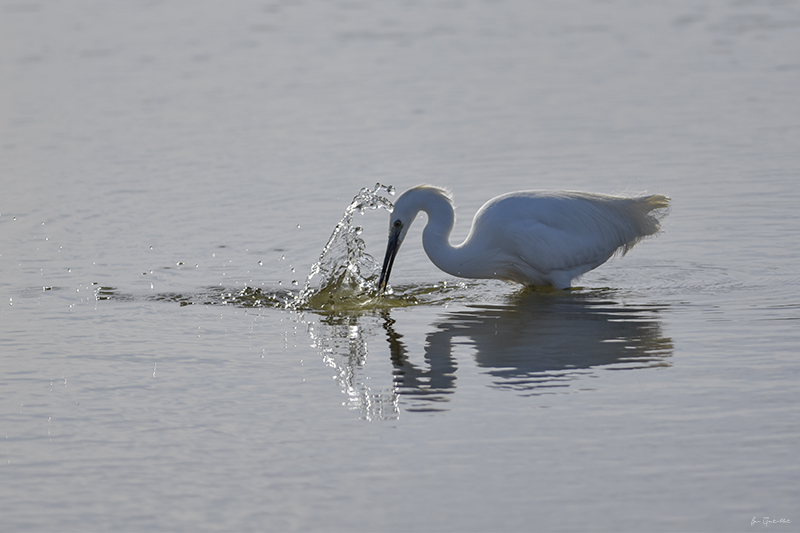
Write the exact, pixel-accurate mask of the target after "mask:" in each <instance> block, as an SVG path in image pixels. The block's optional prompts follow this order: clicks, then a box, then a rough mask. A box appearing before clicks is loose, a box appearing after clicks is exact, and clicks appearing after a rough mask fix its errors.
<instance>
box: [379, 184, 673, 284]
mask: <svg viewBox="0 0 800 533" xmlns="http://www.w3.org/2000/svg"><path fill="white" fill-rule="evenodd" d="M668 207H669V198H667V197H666V196H662V195H660V194H656V195H649V196H635V197H623V196H609V195H605V194H595V193H587V192H572V191H518V192H511V193H508V194H503V195H500V196H498V197H496V198H493V199H491V200H489V201H488V202H486V203H485V204H484V205H483V207H481V208H480V209H479V210H478V212H477V213H476V214H475V218H474V219H473V220H472V228H471V229H470V232H469V235H468V236H467V238H466V240H465V241H464V242H463V243H461V244H459V245H457V246H452V245H451V244H450V232H451V231H452V229H453V225H454V224H455V210H454V208H453V201H452V199H451V197H450V194H449V193H448V192H447V191H445V190H444V189H440V188H438V187H434V186H431V185H420V186H418V187H414V188H412V189H409V190H407V191H406V192H404V193H403V194H401V195H400V197H398V198H397V201H396V202H395V204H394V209H393V210H392V214H391V217H390V219H389V243H388V245H387V247H386V256H385V258H384V261H383V268H382V270H381V275H380V278H379V280H378V290H379V291H380V292H381V293H383V292H385V290H386V286H387V284H388V282H389V275H390V274H391V272H392V265H393V264H394V259H395V257H396V255H397V251H398V250H399V249H400V245H401V244H402V243H403V239H404V238H405V236H406V234H407V233H408V228H409V227H410V226H411V223H412V222H413V221H414V219H415V218H416V217H417V215H418V214H419V212H420V211H422V212H424V213H426V214H427V216H428V223H427V224H426V226H425V229H424V230H423V232H422V246H423V248H424V249H425V253H426V254H428V257H429V258H430V260H431V261H432V262H433V264H434V265H436V266H437V267H438V268H439V269H441V270H443V271H445V272H447V273H448V274H451V275H453V276H458V277H462V278H476V279H501V280H506V281H512V282H517V283H521V284H523V285H528V286H536V285H551V286H553V287H555V288H557V289H567V288H569V287H570V286H571V284H572V281H573V280H574V279H575V278H577V277H579V276H581V275H582V274H585V273H586V272H588V271H590V270H592V269H594V268H597V267H598V266H600V265H602V264H603V263H605V262H606V261H608V259H609V258H611V256H613V255H614V254H616V253H620V254H621V255H624V254H625V253H627V252H628V251H629V250H630V249H631V248H633V247H634V246H635V245H636V243H638V242H639V241H640V240H642V239H643V238H644V237H647V236H649V235H653V234H655V233H657V232H658V231H659V229H660V220H661V218H663V217H664V216H665V215H666V212H667V208H668Z"/></svg>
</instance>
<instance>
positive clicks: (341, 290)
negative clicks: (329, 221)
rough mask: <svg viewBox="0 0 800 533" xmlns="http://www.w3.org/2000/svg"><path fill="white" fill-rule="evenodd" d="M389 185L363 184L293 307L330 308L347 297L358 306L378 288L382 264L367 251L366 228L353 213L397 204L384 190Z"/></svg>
mask: <svg viewBox="0 0 800 533" xmlns="http://www.w3.org/2000/svg"><path fill="white" fill-rule="evenodd" d="M388 190H389V187H386V186H384V185H381V184H380V183H377V184H376V185H375V187H374V188H373V189H368V188H366V187H365V188H363V189H361V191H359V193H358V194H357V195H356V196H355V197H354V198H353V201H352V202H351V203H350V205H349V206H348V207H347V209H345V211H344V215H343V216H342V219H341V220H340V221H339V223H338V224H337V225H336V227H335V228H334V230H333V233H332V234H331V236H330V238H329V239H328V243H327V244H326V245H325V247H324V248H323V249H322V253H321V254H320V256H319V261H317V262H316V263H314V264H313V265H312V266H311V272H310V273H309V275H308V278H307V279H306V283H305V286H304V288H303V289H302V290H301V291H300V294H299V295H298V296H297V297H296V299H295V302H294V304H293V307H296V308H298V307H306V306H311V307H321V308H330V307H332V306H334V305H337V304H341V303H342V302H345V301H350V302H352V303H353V304H354V305H355V306H357V302H358V301H368V300H369V299H370V298H371V297H372V296H374V295H375V294H376V292H377V281H378V280H377V278H378V273H379V270H380V264H379V263H378V262H377V261H376V260H375V259H374V258H373V257H372V256H371V255H369V254H368V253H367V252H366V243H365V242H364V240H363V239H362V238H361V233H362V231H363V228H362V227H361V226H353V224H352V222H353V215H354V214H355V213H356V212H359V213H363V212H364V210H366V209H386V210H387V211H389V212H391V211H392V209H393V208H394V206H393V205H392V202H390V201H389V200H388V199H387V198H385V197H384V196H381V195H380V194H378V193H379V192H380V191H388Z"/></svg>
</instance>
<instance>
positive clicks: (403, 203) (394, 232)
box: [378, 185, 452, 293]
mask: <svg viewBox="0 0 800 533" xmlns="http://www.w3.org/2000/svg"><path fill="white" fill-rule="evenodd" d="M449 198H450V196H449V194H448V193H447V191H445V190H444V189H440V188H438V187H433V186H431V185H419V186H418V187H414V188H412V189H409V190H407V191H406V192H404V193H403V194H401V195H400V196H399V197H398V198H397V201H396V202H395V203H394V208H393V209H392V216H391V217H389V243H388V244H387V245H386V257H385V258H384V259H383V269H381V277H380V279H379V281H378V290H379V291H380V292H381V293H382V292H383V291H385V290H386V285H387V284H388V283H389V275H390V274H391V273H392V265H393V264H394V258H395V256H396V255H397V251H398V250H399V249H400V245H401V244H403V239H405V238H406V234H407V233H408V228H410V227H411V223H412V222H414V219H415V218H417V215H418V214H419V212H420V211H426V212H430V211H431V209H432V207H433V206H435V205H436V203H437V202H443V201H444V202H446V203H448V205H449V202H450V199H449ZM451 211H452V208H451Z"/></svg>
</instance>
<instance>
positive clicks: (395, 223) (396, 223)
mask: <svg viewBox="0 0 800 533" xmlns="http://www.w3.org/2000/svg"><path fill="white" fill-rule="evenodd" d="M402 225H403V224H402V223H401V222H400V221H399V220H395V221H394V227H395V228H399V227H400V226H402Z"/></svg>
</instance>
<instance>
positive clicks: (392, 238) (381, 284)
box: [378, 226, 402, 294]
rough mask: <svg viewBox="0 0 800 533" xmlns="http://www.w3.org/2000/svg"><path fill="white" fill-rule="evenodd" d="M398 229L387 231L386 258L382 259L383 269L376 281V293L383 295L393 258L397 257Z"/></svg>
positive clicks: (399, 228) (398, 245)
mask: <svg viewBox="0 0 800 533" xmlns="http://www.w3.org/2000/svg"><path fill="white" fill-rule="evenodd" d="M401 229H402V226H400V227H392V229H391V230H389V243H388V244H387V245H386V257H384V258H383V268H382V269H381V277H380V279H379V280H378V292H379V293H380V294H383V292H384V291H385V290H386V285H387V284H388V283H389V274H391V273H392V265H393V264H394V258H395V256H396V255H397V250H399V249H400V230H401Z"/></svg>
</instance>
